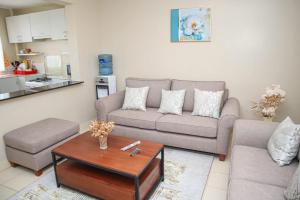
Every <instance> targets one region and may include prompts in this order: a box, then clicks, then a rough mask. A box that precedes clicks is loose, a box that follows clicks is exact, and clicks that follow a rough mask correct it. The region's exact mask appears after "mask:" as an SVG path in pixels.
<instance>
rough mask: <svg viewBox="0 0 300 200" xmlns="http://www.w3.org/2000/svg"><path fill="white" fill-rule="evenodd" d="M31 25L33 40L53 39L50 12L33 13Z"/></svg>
mask: <svg viewBox="0 0 300 200" xmlns="http://www.w3.org/2000/svg"><path fill="white" fill-rule="evenodd" d="M30 25H31V35H32V37H33V39H45V38H51V30H50V13H49V11H44V12H36V13H31V14H30Z"/></svg>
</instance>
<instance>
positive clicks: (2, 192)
mask: <svg viewBox="0 0 300 200" xmlns="http://www.w3.org/2000/svg"><path fill="white" fill-rule="evenodd" d="M16 192H17V191H15V190H12V189H9V188H7V187H4V186H1V185H0V199H7V198H9V197H10V196H12V195H13V194H15V193H16Z"/></svg>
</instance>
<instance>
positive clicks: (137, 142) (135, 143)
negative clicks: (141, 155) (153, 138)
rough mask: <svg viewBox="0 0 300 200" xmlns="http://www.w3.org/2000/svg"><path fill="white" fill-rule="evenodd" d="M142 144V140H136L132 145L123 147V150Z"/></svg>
mask: <svg viewBox="0 0 300 200" xmlns="http://www.w3.org/2000/svg"><path fill="white" fill-rule="evenodd" d="M138 144H141V141H136V142H134V143H132V144H130V145H127V146H126V147H123V148H122V149H121V150H122V151H127V150H128V149H131V148H132V147H135V146H136V145H138Z"/></svg>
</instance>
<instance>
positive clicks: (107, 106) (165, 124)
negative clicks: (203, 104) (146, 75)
mask: <svg viewBox="0 0 300 200" xmlns="http://www.w3.org/2000/svg"><path fill="white" fill-rule="evenodd" d="M126 86H127V87H144V86H149V87H150V89H149V93H148V97H147V103H146V106H147V111H146V112H144V111H136V110H122V109H121V107H122V104H123V100H124V95H125V92H124V91H120V92H117V93H116V94H113V95H111V96H108V97H105V98H101V99H100V100H98V101H97V102H96V110H97V117H98V119H99V120H110V121H113V122H115V124H116V126H115V128H114V130H113V133H114V134H116V135H123V136H128V137H133V138H137V139H146V140H152V141H157V142H161V143H163V144H165V145H168V146H174V147H180V148H186V149H192V150H197V151H205V152H210V153H215V154H219V155H220V160H224V159H225V155H226V154H227V147H228V142H229V138H230V134H231V131H232V127H233V123H234V121H235V120H236V119H237V118H238V117H239V102H238V100H237V99H235V98H228V90H227V89H226V88H225V82H223V81H185V80H170V79H160V80H156V79H139V78H128V79H126ZM194 88H198V89H201V90H209V91H219V90H224V91H225V93H224V95H223V102H222V111H221V115H220V118H219V119H214V118H208V117H200V116H192V115H191V112H192V110H193V105H194ZM162 89H165V90H179V89H186V94H185V101H184V105H183V115H182V116H179V115H171V114H161V113H159V112H157V110H158V108H159V106H160V101H161V91H162Z"/></svg>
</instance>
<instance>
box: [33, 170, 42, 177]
mask: <svg viewBox="0 0 300 200" xmlns="http://www.w3.org/2000/svg"><path fill="white" fill-rule="evenodd" d="M42 173H43V170H41V169H40V170H37V171H34V174H35V175H36V176H40V175H42Z"/></svg>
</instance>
